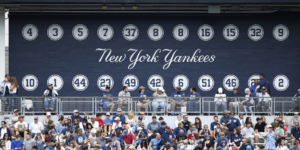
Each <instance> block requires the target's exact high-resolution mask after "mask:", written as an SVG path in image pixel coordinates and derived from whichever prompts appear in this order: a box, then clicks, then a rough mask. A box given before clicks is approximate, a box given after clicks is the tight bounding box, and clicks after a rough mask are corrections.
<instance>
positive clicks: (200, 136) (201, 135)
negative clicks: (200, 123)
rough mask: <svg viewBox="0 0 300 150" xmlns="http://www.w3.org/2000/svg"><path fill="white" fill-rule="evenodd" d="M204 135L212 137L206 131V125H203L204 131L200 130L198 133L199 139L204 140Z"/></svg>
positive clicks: (207, 130)
mask: <svg viewBox="0 0 300 150" xmlns="http://www.w3.org/2000/svg"><path fill="white" fill-rule="evenodd" d="M205 135H208V136H211V135H213V134H212V132H211V131H210V130H209V129H208V125H207V124H205V125H204V129H202V130H201V131H200V132H199V138H200V139H202V138H204V136H205Z"/></svg>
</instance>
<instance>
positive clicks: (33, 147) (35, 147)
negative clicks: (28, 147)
mask: <svg viewBox="0 0 300 150" xmlns="http://www.w3.org/2000/svg"><path fill="white" fill-rule="evenodd" d="M4 145H5V143H4ZM4 145H2V146H4ZM32 149H39V148H38V147H37V146H36V145H34V146H32Z"/></svg>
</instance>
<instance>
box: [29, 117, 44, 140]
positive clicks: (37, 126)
mask: <svg viewBox="0 0 300 150" xmlns="http://www.w3.org/2000/svg"><path fill="white" fill-rule="evenodd" d="M43 130H44V126H43V124H42V123H41V122H39V118H38V117H37V116H36V117H34V122H31V123H30V125H29V133H30V135H31V137H34V136H35V135H36V134H38V133H41V131H43Z"/></svg>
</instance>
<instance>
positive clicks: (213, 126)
mask: <svg viewBox="0 0 300 150" xmlns="http://www.w3.org/2000/svg"><path fill="white" fill-rule="evenodd" d="M215 126H217V124H216V123H215V122H212V123H211V124H210V130H212V131H213V130H215ZM199 132H200V131H199Z"/></svg>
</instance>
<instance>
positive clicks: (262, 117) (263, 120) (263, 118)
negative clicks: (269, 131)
mask: <svg viewBox="0 0 300 150" xmlns="http://www.w3.org/2000/svg"><path fill="white" fill-rule="evenodd" d="M260 118H261V119H262V122H264V123H266V125H269V123H268V121H267V119H266V117H265V116H261V117H260Z"/></svg>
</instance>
